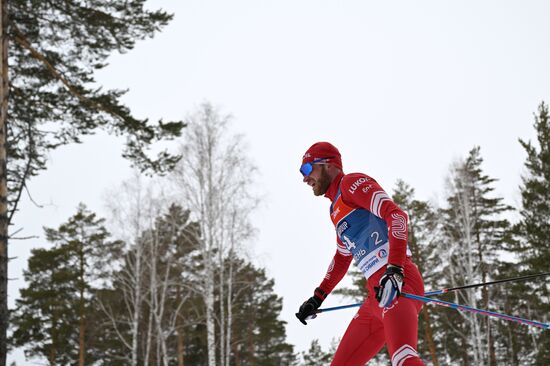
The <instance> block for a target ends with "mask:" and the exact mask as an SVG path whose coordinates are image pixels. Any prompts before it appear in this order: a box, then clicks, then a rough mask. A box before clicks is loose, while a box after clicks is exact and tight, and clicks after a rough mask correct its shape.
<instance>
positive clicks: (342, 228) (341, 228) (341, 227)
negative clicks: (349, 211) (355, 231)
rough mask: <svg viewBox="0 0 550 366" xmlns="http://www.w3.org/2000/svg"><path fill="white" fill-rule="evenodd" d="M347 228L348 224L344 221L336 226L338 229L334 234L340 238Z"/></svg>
mask: <svg viewBox="0 0 550 366" xmlns="http://www.w3.org/2000/svg"><path fill="white" fill-rule="evenodd" d="M349 228H350V224H348V222H347V221H345V220H344V221H342V222H341V223H340V225H338V228H337V229H336V234H337V235H338V236H339V237H341V236H342V234H343V233H344V232H345V231H346V230H347V229H349Z"/></svg>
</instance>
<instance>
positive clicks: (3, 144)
mask: <svg viewBox="0 0 550 366" xmlns="http://www.w3.org/2000/svg"><path fill="white" fill-rule="evenodd" d="M0 1H1V2H0V22H1V24H0V56H1V57H0V70H1V73H0V75H1V77H0V365H5V363H6V360H5V355H6V349H5V343H6V342H5V336H6V329H7V325H8V317H7V316H8V314H7V311H8V309H7V265H8V264H7V262H8V243H7V238H8V237H9V235H8V227H9V225H10V224H11V223H12V219H13V216H14V214H15V212H16V211H17V204H18V202H19V198H20V197H21V193H22V191H23V189H24V187H26V183H27V180H28V179H30V178H31V177H33V176H36V175H37V174H39V172H40V171H42V170H44V169H46V166H47V157H48V154H49V152H50V151H52V150H53V149H55V148H57V147H59V146H62V145H66V144H69V143H79V142H81V141H82V137H83V136H86V135H90V134H93V133H95V132H96V131H98V130H103V131H107V132H109V133H114V134H116V135H122V136H125V137H126V138H127V142H126V147H125V150H124V152H123V156H124V157H125V158H129V159H130V160H131V161H132V162H133V164H134V165H136V166H138V167H140V168H141V169H142V170H147V171H149V172H153V171H156V172H162V171H166V170H167V169H169V168H171V167H172V166H173V165H174V164H175V162H176V161H177V160H178V158H177V157H176V156H172V155H170V154H168V153H167V152H166V151H162V152H161V153H160V154H158V155H157V156H156V157H151V156H150V154H148V149H149V147H150V146H151V144H153V143H154V142H156V141H159V140H166V139H170V138H172V137H174V136H178V135H179V134H180V131H181V129H182V127H183V124H182V123H180V122H168V123H163V122H162V121H160V122H159V123H157V124H152V123H149V122H148V120H147V119H139V118H136V117H135V116H133V115H132V113H131V112H130V110H129V108H128V107H126V106H125V105H123V104H122V103H121V98H122V96H123V95H124V93H125V91H124V90H117V89H115V90H105V89H103V88H102V87H101V86H99V85H97V83H96V81H95V80H94V73H95V71H96V70H98V69H102V68H104V67H105V66H106V65H107V63H106V60H107V58H108V57H109V56H110V55H111V54H112V53H113V52H121V53H123V52H126V51H128V50H130V49H132V48H133V47H134V45H135V43H136V41H137V40H142V39H145V38H147V37H152V36H153V35H154V34H155V33H156V32H158V31H159V30H160V29H161V28H163V27H164V26H165V25H166V24H167V23H168V22H169V21H170V19H171V18H172V16H171V15H170V14H167V13H166V12H164V11H151V10H146V9H145V8H144V3H145V0H128V1H126V0H113V1H105V0H88V1H81V0H52V1H40V0H19V1H8V0H0Z"/></svg>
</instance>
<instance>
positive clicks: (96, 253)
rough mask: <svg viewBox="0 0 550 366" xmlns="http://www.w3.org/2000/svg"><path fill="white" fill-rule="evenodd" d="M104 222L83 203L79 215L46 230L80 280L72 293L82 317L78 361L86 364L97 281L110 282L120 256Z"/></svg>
mask: <svg viewBox="0 0 550 366" xmlns="http://www.w3.org/2000/svg"><path fill="white" fill-rule="evenodd" d="M104 222H105V219H102V218H98V217H97V216H96V214H95V213H93V212H91V211H89V210H88V209H87V208H86V206H85V205H84V204H82V203H81V204H79V205H78V208H77V212H76V214H75V215H74V216H72V217H71V218H69V220H68V221H67V222H66V223H64V224H62V225H61V226H59V228H57V229H51V228H46V229H45V232H46V239H47V240H48V241H49V242H50V243H53V244H54V245H55V246H56V247H59V248H63V249H64V250H65V251H66V252H67V254H68V255H69V261H70V265H71V267H72V268H73V270H74V271H75V273H76V276H77V279H76V281H75V283H74V284H73V285H74V287H73V291H74V292H76V294H75V295H76V297H77V298H78V306H77V307H76V308H75V310H76V311H77V312H78V318H79V327H78V333H79V361H78V364H79V365H80V366H83V365H84V364H85V363H86V353H87V352H86V351H87V350H86V348H87V347H86V345H87V343H88V342H89V339H90V338H89V336H88V334H87V332H88V329H89V327H88V319H89V314H90V312H91V309H92V308H93V306H94V304H93V302H92V295H93V291H94V290H95V287H96V286H97V285H99V284H100V283H99V282H98V281H101V280H107V279H108V277H109V275H110V271H109V270H108V269H109V268H110V267H111V265H112V264H113V263H114V260H115V259H116V258H118V257H119V253H120V250H121V249H122V242H120V241H109V240H108V239H109V236H110V234H109V233H108V232H107V229H106V228H105V227H104V226H103V224H104Z"/></svg>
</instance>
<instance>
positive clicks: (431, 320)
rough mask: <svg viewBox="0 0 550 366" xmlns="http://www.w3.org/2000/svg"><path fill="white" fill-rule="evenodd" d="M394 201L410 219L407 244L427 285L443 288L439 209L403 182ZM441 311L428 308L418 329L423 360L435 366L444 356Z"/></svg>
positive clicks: (423, 313) (425, 309) (397, 188)
mask: <svg viewBox="0 0 550 366" xmlns="http://www.w3.org/2000/svg"><path fill="white" fill-rule="evenodd" d="M392 198H393V200H394V202H395V203H396V204H397V205H398V206H399V207H401V209H403V210H404V211H405V212H407V214H408V216H409V237H408V243H407V244H408V246H409V249H410V250H411V253H412V255H413V260H414V262H415V263H416V265H417V266H418V269H419V270H420V273H421V274H422V277H423V279H424V283H425V284H428V286H430V287H434V286H438V285H441V284H440V283H438V279H439V278H440V273H441V270H442V263H441V260H440V257H439V255H438V253H437V245H438V242H439V240H440V239H441V220H439V216H438V212H437V209H435V208H434V207H432V205H431V204H430V203H429V202H426V201H420V200H417V199H415V194H414V188H412V187H411V186H410V185H408V184H407V183H405V182H404V181H402V180H398V181H397V184H396V187H395V189H394V194H393V197H392ZM439 310H440V309H434V308H431V307H429V306H424V307H423V309H422V312H421V313H420V318H419V320H420V321H419V329H418V333H419V337H418V351H419V353H420V354H421V355H423V357H422V358H423V359H426V360H427V359H431V360H432V364H433V365H434V366H439V364H440V363H439V359H440V358H441V353H442V350H441V349H440V348H441V347H439V346H438V345H439V342H437V339H439V338H440V334H441V333H442V332H443V330H442V329H441V324H440V322H439V321H438V318H439Z"/></svg>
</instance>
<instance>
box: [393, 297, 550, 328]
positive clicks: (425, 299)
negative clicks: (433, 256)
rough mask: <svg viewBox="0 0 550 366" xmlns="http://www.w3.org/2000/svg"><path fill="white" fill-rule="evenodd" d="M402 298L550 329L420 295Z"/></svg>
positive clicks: (492, 312)
mask: <svg viewBox="0 0 550 366" xmlns="http://www.w3.org/2000/svg"><path fill="white" fill-rule="evenodd" d="M401 296H403V297H405V298H408V299H413V300H417V301H423V302H425V303H433V304H436V305H441V306H445V307H448V308H451V309H456V310H460V311H466V312H470V313H475V314H481V315H487V316H492V317H496V318H500V319H504V320H508V321H513V322H517V323H521V324H525V325H531V326H534V327H538V328H542V329H550V324H549V323H541V322H537V321H534V320H529V319H524V318H520V317H517V316H513V315H507V314H502V313H497V312H494V311H489V310H483V309H477V308H473V307H471V306H466V305H460V304H455V303H452V302H447V301H442V300H437V299H433V298H431V297H425V296H419V295H413V294H407V293H401Z"/></svg>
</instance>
